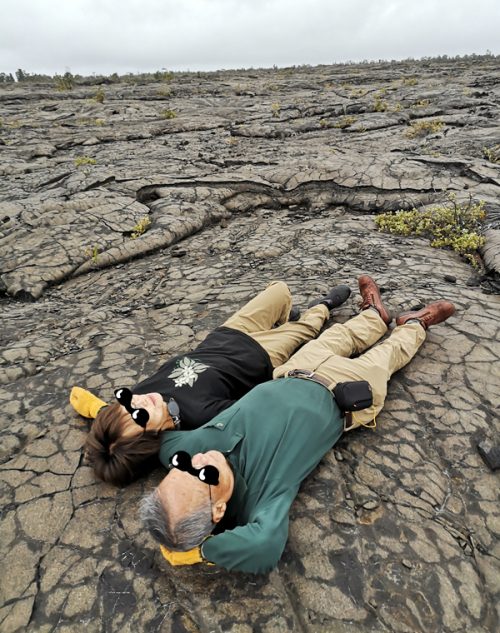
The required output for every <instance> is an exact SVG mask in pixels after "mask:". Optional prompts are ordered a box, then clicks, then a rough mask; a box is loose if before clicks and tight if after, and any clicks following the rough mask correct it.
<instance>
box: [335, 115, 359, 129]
mask: <svg viewBox="0 0 500 633" xmlns="http://www.w3.org/2000/svg"><path fill="white" fill-rule="evenodd" d="M357 120H358V119H357V117H355V116H343V117H342V118H341V119H339V120H338V121H336V122H335V123H333V124H332V127H335V128H338V129H341V130H343V129H344V128H346V127H349V126H350V125H352V124H353V123H356V121H357Z"/></svg>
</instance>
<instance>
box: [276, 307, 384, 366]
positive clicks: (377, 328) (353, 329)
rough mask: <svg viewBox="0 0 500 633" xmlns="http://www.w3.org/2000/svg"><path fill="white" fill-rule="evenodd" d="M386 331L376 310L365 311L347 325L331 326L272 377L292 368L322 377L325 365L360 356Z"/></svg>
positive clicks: (337, 324)
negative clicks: (337, 360)
mask: <svg viewBox="0 0 500 633" xmlns="http://www.w3.org/2000/svg"><path fill="white" fill-rule="evenodd" d="M313 309H314V308H313ZM386 332H387V325H386V324H385V322H384V321H383V320H382V319H381V317H380V315H379V314H378V312H377V311H376V310H372V309H368V310H363V312H361V314H358V315H357V316H355V317H354V318H353V319H350V320H349V321H347V323H344V324H340V323H336V324H335V325H332V327H330V328H328V329H327V330H325V331H324V332H323V333H322V334H321V336H319V337H318V338H317V339H316V340H314V341H310V342H309V343H307V344H306V345H304V347H302V348H301V349H300V350H299V351H298V352H296V353H295V354H294V355H293V356H292V357H291V358H290V359H289V360H288V361H287V362H285V363H283V364H282V365H280V366H279V367H276V369H275V370H274V373H273V377H274V378H279V377H281V376H284V375H285V374H286V373H287V372H288V371H290V370H292V369H309V370H310V371H314V372H318V373H319V374H321V375H323V371H322V368H323V365H324V363H325V362H327V361H331V359H332V358H337V357H349V356H351V355H352V354H355V353H358V354H359V353H361V352H363V351H364V350H366V349H368V348H369V347H371V346H372V345H374V344H375V343H376V342H377V341H378V340H379V339H380V338H382V336H384V334H385V333H386Z"/></svg>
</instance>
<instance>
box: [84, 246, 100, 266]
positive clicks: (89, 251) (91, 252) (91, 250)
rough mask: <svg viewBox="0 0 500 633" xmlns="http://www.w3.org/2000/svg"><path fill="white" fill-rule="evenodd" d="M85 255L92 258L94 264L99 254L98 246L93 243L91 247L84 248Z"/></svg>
mask: <svg viewBox="0 0 500 633" xmlns="http://www.w3.org/2000/svg"><path fill="white" fill-rule="evenodd" d="M85 256H86V257H88V258H89V259H91V260H92V262H93V263H94V264H97V258H98V256H99V246H98V245H97V244H94V246H93V247H90V246H89V247H88V248H86V249H85Z"/></svg>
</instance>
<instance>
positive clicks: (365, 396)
mask: <svg viewBox="0 0 500 633" xmlns="http://www.w3.org/2000/svg"><path fill="white" fill-rule="evenodd" d="M333 395H334V397H335V400H336V402H337V404H338V406H339V409H340V410H341V411H342V412H343V413H344V417H345V422H344V431H350V430H351V429H352V428H354V427H355V426H358V425H359V424H354V423H353V419H352V418H353V416H352V414H353V413H356V411H362V410H363V409H368V407H371V406H373V393H372V388H371V387H370V383H369V382H367V381H366V380H354V381H350V382H339V383H337V384H336V385H335V387H334V389H333ZM362 426H368V427H369V428H375V426H376V422H375V416H374V417H373V424H370V425H369V424H362Z"/></svg>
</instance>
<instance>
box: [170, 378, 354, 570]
mask: <svg viewBox="0 0 500 633" xmlns="http://www.w3.org/2000/svg"><path fill="white" fill-rule="evenodd" d="M342 430H343V421H342V416H341V413H340V410H339V408H338V406H337V404H336V402H335V400H334V398H333V396H332V394H331V393H329V392H328V391H327V389H325V387H323V386H322V385H319V384H318V383H315V382H312V381H309V380H302V379H297V378H280V379H278V380H272V381H269V382H266V383H263V384H261V385H259V386H257V387H255V388H254V389H252V391H250V392H249V393H248V394H246V395H245V396H244V397H243V398H241V399H240V400H239V401H238V402H236V403H235V404H233V405H232V406H231V407H229V409H226V410H225V411H223V412H222V413H220V414H219V415H217V416H216V417H215V418H214V419H213V420H211V421H210V422H208V423H207V424H205V425H204V426H202V427H200V428H199V429H195V430H193V431H188V432H185V431H169V432H167V433H164V434H163V437H162V444H161V449H160V459H161V461H162V462H163V464H165V465H168V463H169V458H170V457H171V456H172V455H173V454H174V453H175V452H176V451H179V450H184V451H187V452H188V453H189V454H190V455H195V454H196V453H200V452H201V453H203V452H205V451H208V450H218V451H221V452H223V453H224V454H225V455H226V457H227V459H228V460H229V462H230V463H231V465H232V467H233V471H234V474H235V486H234V491H233V494H232V496H231V499H230V500H229V502H228V504H227V510H226V514H225V516H224V518H223V520H222V521H221V523H220V524H219V525H218V526H217V528H216V531H219V530H224V531H221V532H219V533H216V534H215V535H214V536H211V537H210V538H209V539H207V540H206V541H205V542H204V543H203V545H202V555H203V557H204V558H205V559H206V560H208V561H210V562H212V563H216V564H217V565H220V566H222V567H225V568H226V569H231V570H239V571H244V572H252V573H264V572H267V571H269V570H271V569H272V568H273V567H275V566H276V564H277V563H278V561H279V559H280V558H281V555H282V553H283V550H284V548H285V544H286V541H287V537H288V513H289V510H290V506H291V504H292V502H293V500H294V498H295V496H296V495H297V492H298V490H299V486H300V484H301V482H302V481H303V479H304V478H305V477H307V475H308V474H309V473H310V472H311V471H312V470H313V469H314V468H315V467H316V466H317V464H318V463H319V461H320V460H321V458H322V457H323V455H324V454H325V453H326V452H327V451H328V450H329V449H330V448H331V447H332V446H333V445H334V444H335V442H336V441H337V440H338V439H339V437H340V436H341V434H342Z"/></svg>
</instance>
